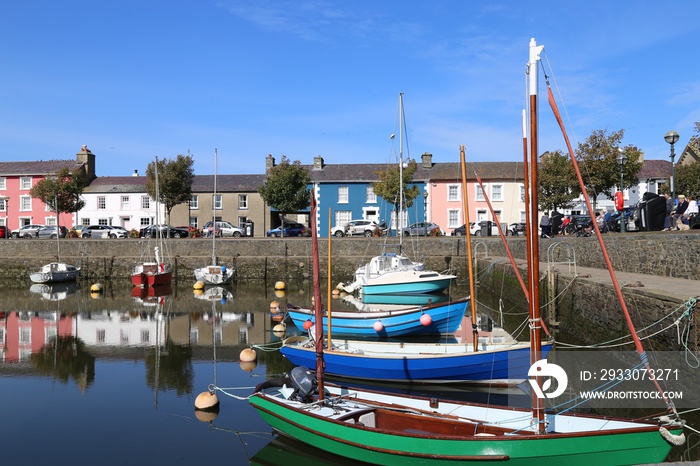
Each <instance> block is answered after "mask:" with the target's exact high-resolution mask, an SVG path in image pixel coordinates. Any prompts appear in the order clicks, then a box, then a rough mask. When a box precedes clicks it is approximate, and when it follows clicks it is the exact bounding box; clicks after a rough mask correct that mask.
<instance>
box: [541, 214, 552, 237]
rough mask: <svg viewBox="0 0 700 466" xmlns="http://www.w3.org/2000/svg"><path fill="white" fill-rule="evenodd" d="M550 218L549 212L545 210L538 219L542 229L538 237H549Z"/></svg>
mask: <svg viewBox="0 0 700 466" xmlns="http://www.w3.org/2000/svg"><path fill="white" fill-rule="evenodd" d="M551 226H552V223H551V220H550V218H549V212H545V213H544V215H543V216H542V218H541V219H540V229H541V230H542V234H541V236H540V238H549V237H550V233H551V230H550V229H551Z"/></svg>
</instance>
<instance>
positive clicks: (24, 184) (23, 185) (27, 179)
mask: <svg viewBox="0 0 700 466" xmlns="http://www.w3.org/2000/svg"><path fill="white" fill-rule="evenodd" d="M19 189H23V190H25V191H26V190H29V189H32V177H31V176H23V177H21V178H20V179H19Z"/></svg>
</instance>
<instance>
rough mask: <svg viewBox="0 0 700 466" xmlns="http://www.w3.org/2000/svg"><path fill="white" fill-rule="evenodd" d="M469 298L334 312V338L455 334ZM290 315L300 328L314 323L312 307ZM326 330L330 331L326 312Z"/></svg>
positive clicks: (290, 309) (293, 310)
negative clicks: (424, 304)
mask: <svg viewBox="0 0 700 466" xmlns="http://www.w3.org/2000/svg"><path fill="white" fill-rule="evenodd" d="M468 304H469V299H468V298H464V299H460V300H456V301H448V302H445V303H438V304H430V305H427V306H421V305H419V306H402V305H391V304H378V305H375V306H376V307H374V308H372V309H373V310H366V311H331V312H332V313H331V335H333V336H355V337H385V338H393V337H404V336H412V335H440V334H446V335H451V334H453V333H454V332H455V331H456V330H457V328H458V327H459V325H460V323H461V322H462V318H463V317H464V312H465V311H466V309H467V305H468ZM287 315H288V316H289V317H290V318H291V319H292V322H294V325H296V326H297V327H298V328H299V329H303V328H304V323H305V322H306V321H307V320H310V321H312V322H315V317H314V309H313V308H301V307H294V306H290V305H288V306H287ZM323 328H324V329H327V328H328V316H327V315H326V312H325V311H324V315H323Z"/></svg>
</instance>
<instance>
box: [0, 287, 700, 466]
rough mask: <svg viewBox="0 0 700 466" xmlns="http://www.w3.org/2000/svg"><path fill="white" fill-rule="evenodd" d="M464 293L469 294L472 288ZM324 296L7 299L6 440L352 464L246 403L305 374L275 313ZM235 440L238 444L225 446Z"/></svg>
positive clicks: (176, 457)
mask: <svg viewBox="0 0 700 466" xmlns="http://www.w3.org/2000/svg"><path fill="white" fill-rule="evenodd" d="M451 292H453V293H454V296H456V297H461V296H464V291H463V290H459V289H457V290H454V291H453V290H451ZM310 296H311V290H310V284H305V283H302V284H298V285H293V286H292V287H288V289H287V290H286V291H285V292H280V291H277V292H275V290H274V288H273V286H272V284H266V283H260V282H239V283H236V284H235V285H233V286H232V287H226V288H207V289H205V290H202V292H201V293H200V292H197V291H196V290H193V288H192V283H191V282H189V283H182V284H179V285H177V286H172V287H170V288H163V289H158V290H141V289H140V288H133V287H132V286H131V284H130V283H128V281H124V282H123V283H122V282H108V283H106V284H104V287H103V289H102V291H101V292H97V293H95V292H91V289H90V286H89V285H88V284H80V285H75V284H71V285H67V286H55V285H54V286H49V287H46V286H40V287H35V286H32V287H30V286H29V285H28V284H27V285H26V286H23V287H17V288H4V289H2V290H0V303H2V304H1V305H0V350H1V351H0V356H1V359H0V390H2V391H3V393H10V394H12V400H13V401H12V403H9V402H8V403H5V406H4V414H5V416H6V417H5V418H6V419H12V420H13V421H12V426H11V429H10V428H6V429H4V430H3V434H2V435H3V439H4V441H5V442H6V444H7V445H13V448H11V449H9V453H7V454H8V455H9V456H7V457H4V460H5V461H6V462H8V464H12V463H15V462H17V463H19V462H20V461H22V462H23V463H25V464H40V463H42V462H49V461H54V460H55V459H56V458H55V457H53V456H52V455H51V453H50V452H56V451H61V450H62V449H63V448H64V447H65V445H75V444H76V442H77V441H78V440H76V431H78V432H79V437H80V440H79V442H80V450H81V455H80V457H78V458H75V457H71V462H72V463H73V464H94V460H95V458H100V459H101V460H100V462H101V463H104V465H109V464H120V463H123V461H121V460H123V459H124V458H123V457H122V456H120V455H118V454H117V455H114V458H113V459H110V458H106V459H105V452H108V451H113V449H114V445H113V438H115V436H118V435H123V433H124V432H130V438H131V439H133V441H131V442H129V444H128V446H124V450H123V451H124V452H127V449H128V453H129V455H130V457H137V458H139V460H138V461H137V462H139V463H146V462H153V463H155V464H183V463H194V462H196V461H201V452H202V451H206V452H207V458H208V459H209V460H211V461H222V462H226V463H227V464H230V463H233V464H244V463H246V462H247V461H251V462H252V463H253V464H285V465H286V464H292V463H293V462H294V461H293V460H294V459H304V460H305V463H309V464H324V462H325V464H352V463H351V462H348V461H347V460H343V459H338V458H337V457H334V456H332V455H328V454H326V453H322V452H319V451H317V450H315V449H313V448H310V447H307V446H305V445H299V444H297V443H296V442H292V441H283V440H281V439H278V440H274V441H273V438H274V437H273V435H272V432H271V431H270V429H269V426H267V424H265V423H264V422H263V421H262V419H261V418H260V417H259V416H258V415H257V413H255V411H254V410H252V408H250V406H249V405H248V403H247V401H246V400H245V399H244V398H245V397H246V396H247V395H248V394H250V393H251V391H252V388H253V387H254V386H255V385H257V384H258V383H259V382H262V381H263V380H265V379H266V378H267V377H274V376H277V375H280V374H283V373H284V372H286V371H288V370H289V369H290V368H291V366H290V364H289V363H288V361H287V360H286V359H284V358H283V357H281V355H280V354H279V352H278V351H276V350H275V343H278V342H279V341H280V339H281V338H284V337H285V336H288V335H291V334H295V333H299V331H298V330H297V329H296V328H295V327H294V326H293V325H292V324H291V323H290V324H289V325H288V326H287V327H286V329H285V330H284V332H282V333H281V334H276V333H275V332H273V328H274V327H275V325H277V324H279V316H280V315H281V314H279V313H273V312H272V309H271V303H272V302H273V301H277V302H278V304H279V306H280V307H281V308H282V309H284V307H285V306H286V304H287V303H290V304H296V305H308V304H309V301H310ZM365 304H366V303H365ZM332 306H333V309H354V308H355V303H347V302H344V301H342V300H334V301H333V302H332ZM481 322H482V330H483V335H489V333H488V330H492V333H490V335H491V337H490V338H493V339H499V338H506V337H505V336H503V335H502V334H501V333H499V330H500V329H498V328H496V327H492V326H491V322H490V321H489V320H488V319H486V318H482V320H481ZM470 333H471V328H470V326H465V331H464V335H462V334H459V333H458V334H457V336H451V337H449V338H451V339H455V338H456V339H462V338H467V337H468V336H469V334H470ZM251 344H255V345H257V346H260V347H267V348H268V349H269V351H261V350H259V351H257V362H256V363H252V364H244V363H240V361H239V359H240V353H241V351H242V350H243V349H246V348H249V346H250V345H251ZM210 384H215V385H217V386H220V387H227V388H231V389H232V390H230V391H232V392H234V393H236V394H238V395H239V396H240V397H241V398H243V399H241V400H238V399H229V398H226V399H222V397H220V400H221V405H222V406H221V411H220V413H219V414H218V416H217V417H215V418H213V419H212V418H205V419H204V420H203V421H202V420H199V419H198V417H197V416H196V413H195V410H194V399H195V397H196V396H197V394H198V393H201V392H202V391H205V390H207V388H208V387H209V385H210ZM389 389H390V390H400V391H402V393H406V394H408V395H414V394H421V393H426V392H428V394H430V395H431V396H436V397H441V398H452V397H454V398H457V399H465V398H466V399H471V400H473V401H479V402H484V403H492V404H513V403H514V401H513V398H512V397H514V396H518V395H517V394H516V393H505V392H502V391H497V390H490V391H486V392H483V391H481V392H479V391H476V390H470V391H466V390H463V389H458V388H455V387H434V388H432V389H431V390H426V387H422V386H410V385H409V386H394V387H389ZM76 395H78V396H76ZM525 401H527V399H526V400H525ZM57 410H58V412H59V413H60V415H57V414H55V413H56V411H57ZM37 424H40V425H41V426H42V428H43V429H44V430H45V431H46V432H51V433H52V434H51V435H45V436H42V438H41V442H42V446H43V449H38V448H36V439H33V438H32V436H29V435H26V432H33V431H34V429H36V426H37ZM66 426H79V428H77V427H76V429H66ZM222 431H227V432H235V433H236V435H235V436H232V441H230V442H222V441H221V432H222ZM105 433H109V434H113V435H111V436H110V435H107V436H105V435H104V434H105ZM110 439H112V440H110ZM137 439H148V440H137ZM238 439H240V441H239V440H238ZM190 445H197V448H191V447H190ZM680 454H682V453H680ZM680 454H679V455H680ZM108 456H109V455H108ZM690 457H691V458H693V459H696V458H697V456H695V457H694V456H693V455H692V454H691V456H690ZM102 459H104V461H103V460H102ZM290 460H291V462H290Z"/></svg>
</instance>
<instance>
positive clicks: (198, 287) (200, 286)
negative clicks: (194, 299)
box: [194, 280, 204, 290]
mask: <svg viewBox="0 0 700 466" xmlns="http://www.w3.org/2000/svg"><path fill="white" fill-rule="evenodd" d="M194 289H195V290H203V289H204V282H203V281H201V280H197V281H196V282H194Z"/></svg>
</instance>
